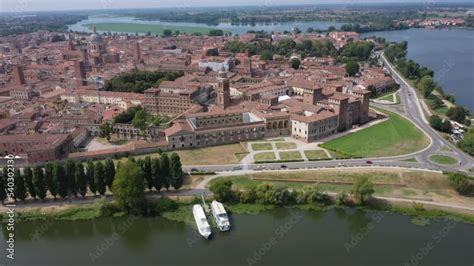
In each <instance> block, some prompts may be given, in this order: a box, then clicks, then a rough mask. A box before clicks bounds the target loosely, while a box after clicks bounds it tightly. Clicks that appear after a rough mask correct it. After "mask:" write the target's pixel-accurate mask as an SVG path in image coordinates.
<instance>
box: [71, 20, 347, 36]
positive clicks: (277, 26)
mask: <svg viewBox="0 0 474 266" xmlns="http://www.w3.org/2000/svg"><path fill="white" fill-rule="evenodd" d="M99 23H137V24H150V25H170V26H190V27H206V28H209V29H211V28H214V29H215V28H219V29H222V30H225V31H229V32H232V34H241V33H246V32H248V31H251V30H254V31H260V30H264V31H268V32H271V31H274V32H283V31H285V30H287V31H291V29H292V28H293V27H298V28H299V29H300V30H302V31H306V29H308V28H309V27H312V28H314V29H321V30H327V29H328V28H329V27H330V26H334V27H336V28H338V27H340V26H341V25H342V24H343V23H338V22H330V21H311V22H281V23H268V24H265V23H257V24H255V25H251V24H246V25H232V24H231V23H220V24H219V25H216V26H209V25H206V24H201V23H184V22H161V21H153V20H152V21H148V20H137V19H135V18H134V17H106V16H90V17H89V18H88V19H86V20H82V21H79V22H77V23H76V24H74V25H69V29H70V30H73V31H84V32H91V30H89V29H88V28H87V27H84V25H85V24H99ZM132 33H133V32H132Z"/></svg>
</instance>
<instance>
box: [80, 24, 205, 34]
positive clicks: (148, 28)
mask: <svg viewBox="0 0 474 266" xmlns="http://www.w3.org/2000/svg"><path fill="white" fill-rule="evenodd" d="M84 26H85V27H88V28H89V29H92V28H93V27H94V26H96V28H97V30H98V31H113V32H128V33H145V34H146V33H148V32H150V33H151V34H159V35H162V34H163V31H164V30H167V29H168V30H171V31H173V33H174V32H175V31H179V32H180V33H202V34H207V33H209V30H211V29H212V28H207V27H191V26H172V25H153V24H138V23H98V24H86V25H84Z"/></svg>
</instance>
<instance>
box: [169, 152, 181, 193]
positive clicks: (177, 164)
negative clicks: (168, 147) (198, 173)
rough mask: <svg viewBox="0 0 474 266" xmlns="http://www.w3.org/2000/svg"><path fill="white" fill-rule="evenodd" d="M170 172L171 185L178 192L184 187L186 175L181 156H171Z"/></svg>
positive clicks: (174, 154)
mask: <svg viewBox="0 0 474 266" xmlns="http://www.w3.org/2000/svg"><path fill="white" fill-rule="evenodd" d="M170 172H171V182H170V183H171V185H172V186H173V188H174V189H176V190H178V189H180V188H181V186H183V182H184V173H183V168H182V165H181V159H180V158H179V155H178V154H176V153H174V152H173V154H171V158H170Z"/></svg>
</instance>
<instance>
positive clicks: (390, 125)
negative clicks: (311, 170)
mask: <svg viewBox="0 0 474 266" xmlns="http://www.w3.org/2000/svg"><path fill="white" fill-rule="evenodd" d="M384 113H386V114H387V115H388V116H389V120H387V121H385V122H382V123H380V124H377V125H374V126H371V127H369V128H366V129H363V130H360V131H358V132H355V133H353V134H350V135H346V136H344V137H341V138H337V139H334V140H331V141H329V142H326V143H324V144H322V145H321V146H322V147H324V148H327V149H330V150H333V151H336V152H338V153H341V154H347V155H349V156H353V157H375V156H395V155H402V154H408V153H412V152H415V151H419V150H421V149H423V148H425V147H426V146H427V145H428V144H429V140H428V138H427V137H426V136H425V135H424V134H423V132H422V131H420V130H419V129H418V128H417V127H416V126H415V125H414V124H412V123H411V122H410V121H408V120H407V119H405V118H403V117H401V116H399V115H397V114H395V113H392V112H388V111H384Z"/></svg>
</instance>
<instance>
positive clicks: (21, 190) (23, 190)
mask: <svg viewBox="0 0 474 266" xmlns="http://www.w3.org/2000/svg"><path fill="white" fill-rule="evenodd" d="M4 173H8V172H7V171H6V170H5V169H4ZM13 185H14V189H13V192H14V193H15V200H17V199H19V200H21V201H24V200H25V199H26V197H27V187H26V182H25V177H24V175H21V174H20V170H19V169H18V168H17V169H15V179H14V184H13Z"/></svg>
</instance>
